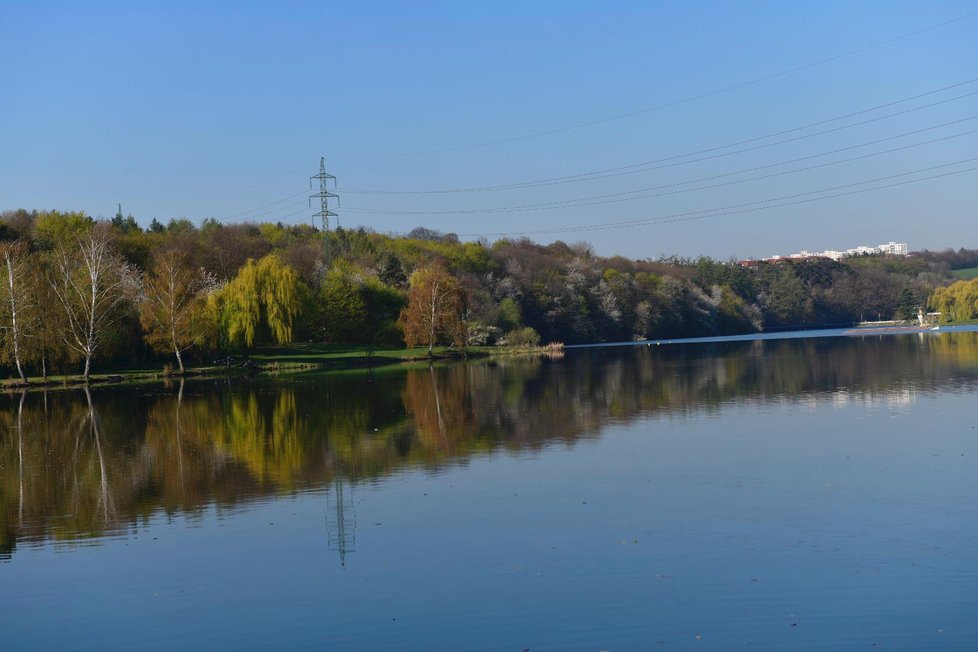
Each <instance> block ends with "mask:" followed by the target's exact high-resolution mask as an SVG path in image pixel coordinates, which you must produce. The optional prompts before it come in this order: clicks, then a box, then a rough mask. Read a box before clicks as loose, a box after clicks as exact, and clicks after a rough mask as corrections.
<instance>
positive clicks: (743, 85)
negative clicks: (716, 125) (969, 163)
mask: <svg viewBox="0 0 978 652" xmlns="http://www.w3.org/2000/svg"><path fill="white" fill-rule="evenodd" d="M975 16H978V12H971V13H968V14H964V15H962V16H958V17H956V18H952V19H950V20H946V21H943V22H940V23H936V24H934V25H929V26H927V27H923V28H921V29H917V30H914V31H912V32H906V33H904V34H900V35H898V36H894V37H892V38H889V39H886V40H884V41H879V42H877V43H873V44H870V45H866V46H863V47H860V48H856V49H854V50H848V51H846V52H843V53H841V54H836V55H833V56H830V57H826V58H824V59H819V60H817V61H813V62H811V63H806V64H803V65H800V66H795V67H793V68H788V69H786V70H782V71H779V72H775V73H771V74H769V75H764V76H762V77H756V78H754V79H751V80H748V81H745V82H740V83H738V84H733V85H731V86H725V87H723V88H719V89H716V90H712V91H707V92H704V93H698V94H696V95H690V96H687V97H684V98H680V99H678V100H672V101H669V102H664V103H662V104H656V105H654V106H650V107H646V108H643V109H637V110H635V111H629V112H628V113H620V114H617V115H612V116H608V117H605V118H600V119H597V120H590V121H588V122H579V123H576V124H572V125H566V126H563V127H558V128H555V129H548V130H545V131H538V132H534V133H529V134H523V135H520V136H512V137H509V138H501V139H497V140H488V141H483V142H478V143H469V144H465V145H456V146H452V147H441V148H436V149H428V150H419V151H414V152H403V153H399V154H379V155H372V156H351V157H346V158H347V160H354V159H358V160H377V159H390V158H404V157H410V156H422V155H427V154H441V153H446V152H456V151H461V150H466V149H474V148H480V147H489V146H493V145H504V144H507V143H515V142H519V141H523V140H530V139H533V138H540V137H543V136H552V135H555V134H559V133H564V132H567V131H574V130H577V129H583V128H585V127H593V126H596V125H600V124H605V123H608V122H613V121H617V120H623V119H625V118H631V117H634V116H637V115H642V114H645V113H651V112H653V111H659V110H662V109H667V108H671V107H675V106H680V105H682V104H688V103H690V102H695V101H697V100H701V99H706V98H708V97H714V96H716V95H721V94H723V93H729V92H731V91H735V90H739V89H741V88H746V87H748V86H754V85H756V84H760V83H763V82H766V81H770V80H772V79H777V78H779V77H785V76H788V75H791V74H794V73H796V72H801V71H803V70H808V69H810V68H815V67H817V66H821V65H824V64H827V63H831V62H833V61H839V60H840V59H845V58H848V57H851V56H855V55H857V54H861V53H863V52H868V51H870V50H874V49H877V48H881V47H884V46H887V45H890V44H892V43H896V42H898V41H902V40H905V39H908V38H911V37H914V36H918V35H920V34H924V33H926V32H929V31H932V30H935V29H940V28H941V27H946V26H948V25H953V24H955V23H958V22H961V21H964V20H967V19H969V18H973V17H975Z"/></svg>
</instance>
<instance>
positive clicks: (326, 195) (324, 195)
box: [309, 156, 340, 234]
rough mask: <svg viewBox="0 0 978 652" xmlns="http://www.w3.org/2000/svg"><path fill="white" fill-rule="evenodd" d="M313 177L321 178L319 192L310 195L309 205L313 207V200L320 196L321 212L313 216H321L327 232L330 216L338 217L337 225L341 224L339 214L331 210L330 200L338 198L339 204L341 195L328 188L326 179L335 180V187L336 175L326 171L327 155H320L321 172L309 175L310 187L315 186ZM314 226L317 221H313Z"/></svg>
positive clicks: (334, 184)
mask: <svg viewBox="0 0 978 652" xmlns="http://www.w3.org/2000/svg"><path fill="white" fill-rule="evenodd" d="M313 179H319V192H317V193H316V194H314V195H309V207H310V208H311V207H312V200H313V199H315V198H317V197H318V198H319V206H320V208H319V212H318V213H314V214H313V216H312V219H314V220H315V219H316V218H317V217H319V218H320V221H321V223H322V226H323V232H324V234H325V232H326V231H329V218H330V217H335V218H337V220H336V226H337V227H338V226H339V225H340V220H339V215H337V214H336V213H334V212H333V211H331V210H329V200H330V198H333V199H336V202H337V206H338V205H339V199H340V196H339V195H336V194H333V193H331V192H330V191H329V190H327V189H326V180H327V179H332V180H333V187H334V188H335V187H336V177H334V176H333V175H332V174H327V173H326V157H325V156H323V157H320V159H319V174H314V175H313V176H311V177H309V187H310V188H312V187H313V185H312V181H313ZM313 226H315V223H313Z"/></svg>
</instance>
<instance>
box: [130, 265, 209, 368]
mask: <svg viewBox="0 0 978 652" xmlns="http://www.w3.org/2000/svg"><path fill="white" fill-rule="evenodd" d="M215 287H216V282H215V281H214V280H213V278H212V277H210V276H209V275H207V274H206V273H203V272H201V271H200V270H194V269H193V268H192V267H191V266H190V264H189V261H188V260H187V256H186V254H184V253H183V252H180V251H178V250H175V249H166V250H164V251H163V252H161V253H159V254H157V255H156V256H155V257H154V259H153V266H152V268H151V269H150V271H149V274H148V275H147V276H146V279H145V282H144V284H143V297H142V301H141V302H140V306H139V308H140V309H139V321H140V323H141V324H142V326H143V329H144V331H145V339H146V342H147V343H148V344H149V345H150V346H152V347H153V348H154V349H155V350H157V351H172V352H173V353H174V354H175V355H176V358H177V366H178V367H179V369H180V373H181V374H183V373H184V366H183V355H182V354H183V352H184V351H186V350H187V349H189V348H190V347H192V346H198V345H200V344H202V343H203V341H204V339H205V336H206V333H205V325H204V324H202V323H201V321H202V319H201V317H202V315H203V312H204V310H205V308H206V304H207V293H208V291H209V290H211V289H214V288H215Z"/></svg>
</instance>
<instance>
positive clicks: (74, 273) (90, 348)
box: [49, 227, 138, 382]
mask: <svg viewBox="0 0 978 652" xmlns="http://www.w3.org/2000/svg"><path fill="white" fill-rule="evenodd" d="M49 282H50V285H51V289H52V290H53V291H54V295H55V297H56V298H57V300H58V304H59V306H60V307H61V309H62V312H63V315H64V318H65V324H64V331H63V333H62V339H63V340H64V343H65V345H66V346H67V347H68V348H69V349H71V350H73V351H75V352H76V353H78V354H79V355H80V356H81V357H82V358H84V360H85V370H84V372H83V374H82V376H83V378H84V379H85V382H88V380H89V377H90V374H91V367H92V356H93V355H94V354H95V352H96V351H97V350H98V347H99V345H100V344H101V342H102V340H103V339H104V337H105V334H106V331H107V330H108V328H109V327H110V326H111V325H112V324H113V323H114V322H115V321H116V320H117V319H118V318H119V317H120V316H121V314H122V308H123V306H124V304H125V302H126V301H127V300H128V299H129V298H130V297H132V296H133V295H134V292H135V291H136V290H137V289H138V275H137V274H136V273H135V270H133V269H131V268H129V267H128V266H127V265H126V264H125V262H124V261H123V260H122V258H121V257H120V256H119V255H118V254H117V253H116V252H115V251H114V250H113V249H112V238H111V236H110V235H109V233H108V232H107V230H106V229H104V228H99V227H96V228H93V229H91V230H90V231H89V232H88V233H86V234H85V235H82V236H80V237H79V238H78V240H77V241H76V245H75V247H73V248H68V247H65V246H62V247H60V248H59V249H58V250H57V251H56V252H55V254H54V261H53V265H52V269H51V271H50V277H49Z"/></svg>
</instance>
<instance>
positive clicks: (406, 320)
mask: <svg viewBox="0 0 978 652" xmlns="http://www.w3.org/2000/svg"><path fill="white" fill-rule="evenodd" d="M464 313H465V293H464V292H463V290H462V287H461V286H460V285H459V283H458V281H457V280H456V279H455V277H454V276H452V275H451V274H449V273H448V272H446V271H445V269H444V268H443V267H441V266H438V265H436V266H433V267H420V268H418V269H416V270H415V271H414V273H413V274H411V278H410V280H409V287H408V304H407V306H406V307H405V308H404V309H403V310H402V311H401V317H400V320H399V323H400V325H401V328H402V329H403V330H404V341H405V342H406V343H407V345H408V346H409V347H413V346H418V345H427V346H428V355H432V353H433V352H434V347H435V344H437V343H439V342H448V343H449V344H452V345H456V346H460V347H461V346H464V345H465V323H464V321H463V318H462V316H463V315H464Z"/></svg>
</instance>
